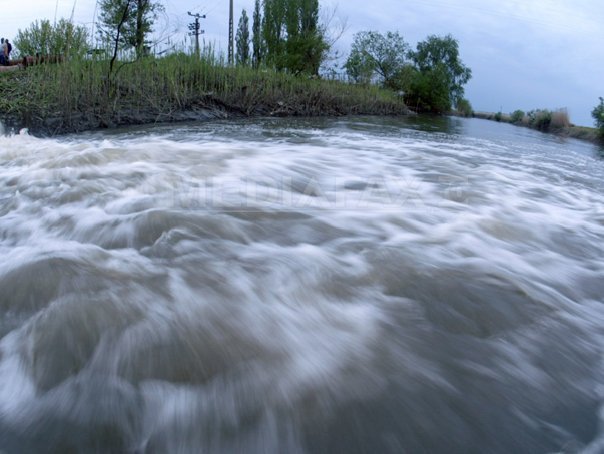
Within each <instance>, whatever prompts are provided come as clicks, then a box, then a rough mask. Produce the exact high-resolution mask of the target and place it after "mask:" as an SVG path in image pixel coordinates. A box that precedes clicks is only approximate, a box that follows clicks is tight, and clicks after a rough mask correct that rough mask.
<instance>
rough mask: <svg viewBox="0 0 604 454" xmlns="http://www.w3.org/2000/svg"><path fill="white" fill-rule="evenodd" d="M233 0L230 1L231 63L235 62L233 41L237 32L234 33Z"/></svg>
mask: <svg viewBox="0 0 604 454" xmlns="http://www.w3.org/2000/svg"><path fill="white" fill-rule="evenodd" d="M233 32H234V30H233V0H230V3H229V64H230V65H232V64H234V63H235V52H234V50H233V42H234V41H235V33H233Z"/></svg>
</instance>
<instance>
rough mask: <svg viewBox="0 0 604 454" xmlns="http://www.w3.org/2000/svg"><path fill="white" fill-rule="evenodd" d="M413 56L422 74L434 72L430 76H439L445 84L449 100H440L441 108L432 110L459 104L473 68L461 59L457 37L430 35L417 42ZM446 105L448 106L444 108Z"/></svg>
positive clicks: (440, 109)
mask: <svg viewBox="0 0 604 454" xmlns="http://www.w3.org/2000/svg"><path fill="white" fill-rule="evenodd" d="M411 57H412V58H413V61H414V62H415V66H416V68H417V69H418V70H419V72H420V73H421V74H423V75H429V74H432V76H429V77H432V78H437V79H438V80H439V81H440V83H443V84H445V87H444V88H446V91H447V94H448V102H442V101H444V100H439V101H438V103H437V104H438V105H439V108H438V109H431V110H436V111H443V110H449V109H450V108H451V106H452V105H457V103H458V102H459V101H460V100H461V99H463V95H464V85H465V84H467V83H468V81H469V80H470V78H471V77H472V70H471V69H470V68H468V67H466V66H465V65H464V64H463V63H462V61H461V60H460V58H459V43H458V42H457V40H456V39H455V38H453V37H452V36H451V35H446V36H444V37H439V36H435V35H431V36H428V38H427V39H426V40H425V41H422V42H420V43H418V44H417V50H416V51H415V52H412V53H411ZM436 74H438V76H437V75H436ZM439 91H440V90H439ZM445 105H447V106H448V107H447V108H446V109H442V107H444V106H445Z"/></svg>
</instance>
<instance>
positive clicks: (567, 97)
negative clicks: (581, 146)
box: [0, 0, 604, 126]
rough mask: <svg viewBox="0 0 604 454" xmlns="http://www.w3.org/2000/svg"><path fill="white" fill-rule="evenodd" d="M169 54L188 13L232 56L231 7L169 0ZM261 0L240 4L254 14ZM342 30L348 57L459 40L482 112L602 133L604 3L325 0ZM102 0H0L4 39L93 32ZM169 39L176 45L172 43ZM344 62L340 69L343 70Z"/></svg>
mask: <svg viewBox="0 0 604 454" xmlns="http://www.w3.org/2000/svg"><path fill="white" fill-rule="evenodd" d="M162 3H163V4H164V5H165V8H166V13H165V16H164V17H163V18H162V21H161V25H159V27H158V35H159V38H160V39H161V40H162V44H161V47H162V48H165V47H166V46H168V45H174V44H178V45H181V43H183V40H184V39H186V38H183V36H184V35H185V34H186V30H187V23H188V22H189V20H190V17H188V15H187V12H188V11H191V12H192V13H201V14H207V19H204V20H202V28H203V29H205V30H206V34H205V39H206V40H207V41H208V42H212V43H214V44H215V45H217V46H219V47H220V48H221V49H225V48H226V41H227V36H228V0H207V1H198V0H188V1H185V0H164V1H162ZM253 4H254V0H235V15H236V21H237V19H238V17H239V14H240V12H241V9H243V8H245V9H247V10H248V13H250V16H251V12H252V10H253ZM321 5H322V8H323V9H324V10H325V12H324V16H325V17H328V16H331V15H332V14H331V13H330V12H332V11H333V10H334V9H336V15H335V18H334V19H332V24H334V27H332V28H337V25H338V23H340V22H346V24H347V28H346V31H345V33H344V34H343V35H342V37H341V38H340V39H339V41H338V42H337V43H336V45H335V47H336V49H337V50H338V51H339V52H340V54H343V55H346V54H347V53H348V51H349V49H350V43H351V42H352V37H353V35H354V33H356V32H359V31H363V30H377V31H381V32H385V31H398V32H400V33H401V35H402V36H403V37H404V38H405V40H406V41H407V42H409V43H410V44H411V45H412V46H415V44H416V43H417V42H418V41H421V40H423V39H424V38H425V37H426V36H428V35H430V34H437V35H444V34H447V33H451V34H452V35H453V36H455V37H456V38H457V39H458V40H459V43H460V50H461V57H462V59H463V61H464V63H465V64H466V65H467V66H469V67H470V68H472V71H473V78H472V80H471V81H470V82H469V83H468V85H467V87H466V97H467V98H468V99H469V100H470V101H471V103H472V105H473V107H474V109H475V110H482V111H492V112H494V111H498V110H500V109H501V110H502V111H503V112H511V111H514V110H516V109H522V110H530V109H534V108H549V109H555V108H561V107H566V108H568V110H569V113H570V116H571V121H573V122H574V123H577V124H582V125H587V126H592V125H593V121H592V119H591V116H590V113H591V110H592V109H593V107H594V106H595V105H596V104H597V103H598V97H599V96H604V82H603V81H604V25H603V24H604V0H572V1H571V0H505V1H501V0H372V1H367V0H347V1H344V0H340V1H337V0H322V1H321ZM95 7H96V1H95V0H27V2H22V3H21V4H20V3H18V2H17V3H15V2H14V1H13V0H11V1H8V0H0V11H2V19H1V21H0V24H1V25H0V35H2V36H5V37H8V38H14V37H15V35H16V33H17V30H18V29H23V28H26V27H28V26H29V24H31V23H32V22H33V21H35V20H36V19H50V20H54V19H55V17H56V18H61V17H65V18H69V17H71V16H72V11H73V18H74V20H75V22H76V23H78V24H82V25H85V26H87V27H92V26H93V18H94V15H95ZM168 39H169V40H170V43H168ZM342 63H343V60H342V61H340V63H339V65H340V66H341V64H342Z"/></svg>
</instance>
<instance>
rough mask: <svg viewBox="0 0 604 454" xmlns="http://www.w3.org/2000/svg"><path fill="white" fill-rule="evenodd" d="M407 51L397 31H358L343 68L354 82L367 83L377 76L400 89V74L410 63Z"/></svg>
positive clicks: (392, 86)
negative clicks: (383, 33)
mask: <svg viewBox="0 0 604 454" xmlns="http://www.w3.org/2000/svg"><path fill="white" fill-rule="evenodd" d="M409 51H410V48H409V45H408V44H407V43H406V42H405V40H404V39H403V38H402V37H401V36H400V35H399V34H398V32H395V33H393V32H387V33H386V34H385V35H382V34H381V33H379V32H374V31H366V32H360V33H357V34H356V35H355V36H354V41H353V43H352V49H351V52H350V56H349V57H348V60H347V61H346V63H345V64H344V68H345V69H346V72H347V74H348V75H349V76H350V77H351V78H352V79H353V80H355V81H356V82H359V83H364V84H368V83H370V82H371V81H373V80H374V79H376V78H377V79H378V80H379V81H380V82H381V83H382V84H383V85H384V86H386V87H390V88H395V89H403V88H405V87H402V86H400V85H401V82H402V81H401V77H400V76H401V75H402V74H403V73H404V72H405V67H406V66H408V65H409V64H408V62H407V57H408V55H409Z"/></svg>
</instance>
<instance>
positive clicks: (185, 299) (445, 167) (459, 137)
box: [0, 118, 604, 454]
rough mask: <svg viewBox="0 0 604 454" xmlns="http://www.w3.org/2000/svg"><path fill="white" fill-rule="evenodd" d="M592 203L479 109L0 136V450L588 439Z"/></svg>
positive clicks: (556, 154) (554, 146)
mask: <svg viewBox="0 0 604 454" xmlns="http://www.w3.org/2000/svg"><path fill="white" fill-rule="evenodd" d="M603 194H604V161H602V159H601V156H600V151H599V150H598V149H597V148H596V147H594V146H592V145H588V144H584V143H580V142H576V141H573V140H562V139H559V138H556V137H554V136H550V135H544V134H541V133H538V132H535V131H531V130H527V129H522V128H516V127H513V126H509V125H502V124H497V123H492V122H487V121H483V120H464V119H446V118H445V119H442V118H441V119H432V118H429V119H424V118H407V119H405V118H351V119H319V120H308V119H260V120H254V121H235V122H216V123H205V124H196V125H170V126H156V127H153V128H140V129H132V130H123V131H118V132H111V133H91V134H85V135H78V136H70V137H64V138H60V139H37V138H34V137H31V136H29V135H27V134H21V135H19V134H17V135H12V136H4V137H0V257H1V260H0V451H2V452H5V453H21V452H27V453H29V452H36V453H43V452H53V453H54V452H56V453H68V452H82V453H90V452H99V453H105V452H106V453H234V452H245V453H288V454H289V453H559V452H564V453H566V452H569V453H570V452H584V453H588V454H598V453H602V452H604V356H603V347H604V303H603V295H604V195H603Z"/></svg>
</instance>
